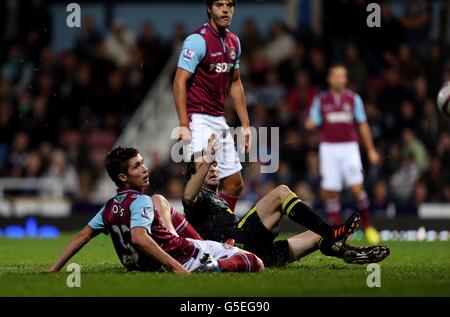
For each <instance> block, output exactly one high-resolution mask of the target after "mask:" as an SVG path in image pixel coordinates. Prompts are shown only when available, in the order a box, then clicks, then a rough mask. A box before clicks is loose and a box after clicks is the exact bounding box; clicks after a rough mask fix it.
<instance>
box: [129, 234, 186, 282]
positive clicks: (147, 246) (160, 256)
mask: <svg viewBox="0 0 450 317" xmlns="http://www.w3.org/2000/svg"><path fill="white" fill-rule="evenodd" d="M131 239H132V242H133V245H134V246H136V247H137V248H138V249H139V250H141V251H142V252H144V253H145V254H147V255H148V256H150V257H152V258H154V259H155V260H157V261H158V262H159V263H161V264H162V265H165V266H167V267H169V268H170V269H171V270H172V271H173V272H174V273H175V274H190V272H189V271H188V270H187V269H186V268H185V267H184V266H183V265H181V264H180V263H179V262H178V261H177V260H175V259H174V258H173V257H171V256H170V255H169V254H168V253H167V252H165V251H164V250H163V249H161V247H160V246H159V245H158V244H157V243H156V242H155V240H153V239H152V237H150V236H149V235H148V233H147V230H146V229H145V228H143V227H136V228H133V229H131Z"/></svg>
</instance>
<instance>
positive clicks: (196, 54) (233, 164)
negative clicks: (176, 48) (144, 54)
mask: <svg viewBox="0 0 450 317" xmlns="http://www.w3.org/2000/svg"><path fill="white" fill-rule="evenodd" d="M235 4H236V0H207V1H206V6H207V14H208V18H209V21H208V23H205V24H203V25H202V26H201V27H200V28H199V29H197V30H196V31H195V32H194V33H193V34H191V35H189V36H188V37H187V38H186V39H185V41H184V43H183V47H182V50H181V53H180V57H179V60H178V68H177V71H176V74H175V79H174V82H173V93H174V97H175V105H176V109H177V113H178V118H179V121H180V127H181V132H180V135H179V138H180V140H183V141H185V142H190V154H192V153H195V152H198V151H201V150H202V149H204V148H206V146H207V143H208V138H209V136H210V135H211V134H212V133H216V134H217V135H218V136H219V137H220V140H219V148H218V151H217V155H216V157H217V163H218V167H219V173H220V180H221V188H222V192H221V197H222V198H223V199H224V200H225V201H226V202H227V203H228V206H229V207H230V209H231V210H232V211H234V208H235V206H236V202H237V200H238V199H239V196H240V194H241V192H242V189H243V186H244V183H243V180H242V175H241V169H242V166H241V163H240V162H239V157H238V154H237V152H236V150H235V148H234V140H233V137H232V135H231V133H230V130H229V129H230V128H229V126H228V125H227V123H226V120H225V118H224V112H225V109H224V99H225V96H226V95H227V94H228V93H229V95H230V96H231V98H232V100H233V103H234V107H235V110H236V112H237V115H238V117H239V120H240V121H241V125H242V129H240V131H241V133H242V140H243V145H242V148H241V150H242V151H245V152H246V153H248V151H249V148H250V146H251V133H250V121H249V118H248V113H247V106H246V101H245V95H244V88H243V86H242V82H241V79H240V74H239V58H240V55H241V45H240V42H239V39H238V37H237V36H236V35H235V34H233V33H232V32H231V31H229V30H228V27H229V26H230V24H231V20H232V18H233V14H234V8H235ZM189 157H190V155H186V158H189Z"/></svg>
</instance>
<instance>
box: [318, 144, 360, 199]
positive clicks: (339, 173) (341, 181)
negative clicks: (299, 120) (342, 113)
mask: <svg viewBox="0 0 450 317" xmlns="http://www.w3.org/2000/svg"><path fill="white" fill-rule="evenodd" d="M319 157H320V175H321V177H322V181H321V187H322V189H325V190H328V191H336V192H340V191H341V190H342V188H343V186H345V187H349V186H353V185H359V184H362V183H363V181H364V176H363V166H362V162H361V155H360V153H359V145H358V143H357V142H339V143H326V142H322V143H320V145H319Z"/></svg>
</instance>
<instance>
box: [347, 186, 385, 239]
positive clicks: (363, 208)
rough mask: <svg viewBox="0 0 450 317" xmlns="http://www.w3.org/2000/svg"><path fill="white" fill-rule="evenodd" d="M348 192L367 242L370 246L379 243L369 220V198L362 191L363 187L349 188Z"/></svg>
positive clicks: (375, 231)
mask: <svg viewBox="0 0 450 317" xmlns="http://www.w3.org/2000/svg"><path fill="white" fill-rule="evenodd" d="M350 191H351V193H352V195H353V198H354V200H355V202H356V208H357V210H358V212H359V214H360V215H361V220H362V226H363V228H364V233H365V235H366V239H367V241H368V242H369V243H370V244H378V243H380V236H379V234H378V231H377V230H376V229H375V228H374V227H373V225H372V220H371V219H370V211H369V208H370V203H369V198H368V197H367V193H366V191H365V190H364V187H363V185H362V184H357V185H353V186H350Z"/></svg>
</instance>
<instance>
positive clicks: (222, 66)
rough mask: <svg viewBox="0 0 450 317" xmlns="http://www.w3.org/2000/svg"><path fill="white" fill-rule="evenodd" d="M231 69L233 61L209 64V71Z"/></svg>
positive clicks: (220, 71)
mask: <svg viewBox="0 0 450 317" xmlns="http://www.w3.org/2000/svg"><path fill="white" fill-rule="evenodd" d="M232 69H233V63H217V64H210V65H209V71H211V72H212V71H215V72H216V73H229V72H230V71H231V70H232Z"/></svg>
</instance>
